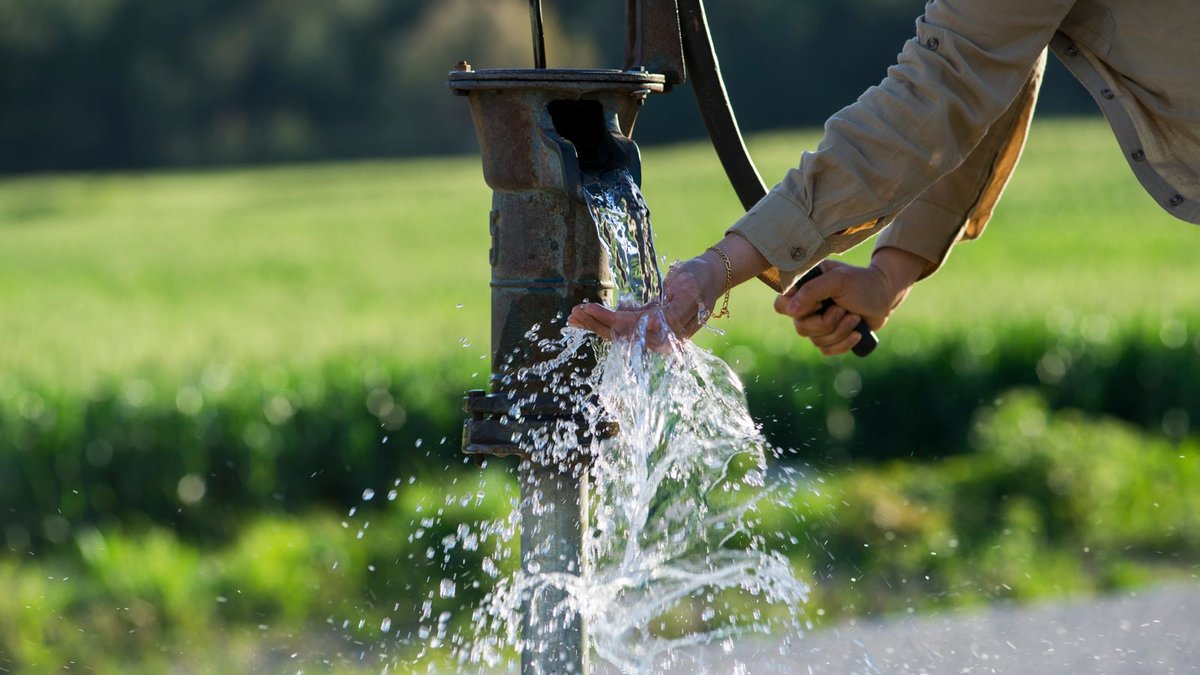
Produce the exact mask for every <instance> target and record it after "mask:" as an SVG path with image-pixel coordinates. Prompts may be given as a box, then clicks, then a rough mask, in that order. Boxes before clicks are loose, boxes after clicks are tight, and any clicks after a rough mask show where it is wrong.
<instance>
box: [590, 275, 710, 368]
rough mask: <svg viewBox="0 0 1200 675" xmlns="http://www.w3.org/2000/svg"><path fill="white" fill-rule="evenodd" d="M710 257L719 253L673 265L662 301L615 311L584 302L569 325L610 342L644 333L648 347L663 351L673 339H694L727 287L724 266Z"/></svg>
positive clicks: (664, 287)
mask: <svg viewBox="0 0 1200 675" xmlns="http://www.w3.org/2000/svg"><path fill="white" fill-rule="evenodd" d="M710 256H715V254H713V253H705V254H704V255H701V256H698V257H696V258H692V259H691V260H688V261H686V262H683V263H679V264H676V265H673V266H672V267H671V269H670V271H669V272H668V273H667V277H666V278H665V279H664V280H663V297H662V301H661V302H653V303H650V304H648V305H644V306H641V307H629V308H619V309H615V310H614V309H610V308H608V307H605V306H604V305H601V304H598V303H584V304H582V305H577V306H576V307H575V308H574V309H572V310H571V315H570V316H569V317H567V325H569V326H576V327H579V328H584V329H586V330H590V331H592V332H593V333H595V334H597V335H599V336H600V337H602V338H604V339H606V340H614V339H618V338H623V337H633V336H638V335H639V334H640V333H641V332H642V331H643V330H644V331H645V340H646V345H647V346H648V347H650V348H651V349H661V348H663V347H664V346H665V345H667V344H669V342H670V339H671V336H674V337H675V338H677V339H681V340H684V339H687V338H690V337H691V336H692V335H695V334H696V331H698V330H700V327H701V326H702V325H704V322H705V321H706V320H707V318H708V316H709V315H711V313H712V310H713V305H714V302H715V301H716V298H717V296H719V295H720V293H721V290H722V289H723V288H724V280H725V276H724V275H725V270H724V266H723V264H722V263H721V262H719V260H718V262H716V263H715V265H714V262H713V261H712V260H711V259H710ZM718 266H719V268H720V274H719V275H718V273H717V268H718Z"/></svg>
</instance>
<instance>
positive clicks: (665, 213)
mask: <svg viewBox="0 0 1200 675" xmlns="http://www.w3.org/2000/svg"><path fill="white" fill-rule="evenodd" d="M816 140H817V136H816V135H815V134H814V133H811V132H810V133H786V134H772V135H766V136H758V137H755V138H752V139H751V143H750V144H751V148H752V151H753V153H754V155H755V157H756V158H757V160H758V162H759V164H760V168H761V171H762V173H763V175H764V176H765V177H767V180H768V181H772V180H774V179H775V178H777V177H779V176H781V175H782V174H783V173H784V172H785V171H786V169H787V168H788V167H789V166H791V165H792V164H793V163H794V162H795V161H796V159H797V158H798V157H799V154H800V152H801V151H802V150H804V149H806V148H811V147H812V146H813V145H815V143H816ZM643 161H644V165H645V171H644V175H645V184H644V192H645V194H646V198H647V200H648V202H649V203H650V206H651V209H652V211H653V215H654V222H655V229H656V232H657V235H656V236H657V240H658V248H659V251H660V253H662V254H664V255H666V256H667V257H670V258H677V257H686V256H689V255H692V254H694V253H695V252H697V251H699V250H702V249H703V247H704V246H706V245H707V244H709V243H711V241H713V240H715V239H716V238H717V237H719V236H720V233H721V232H722V230H723V229H724V228H725V227H726V226H727V225H728V224H729V223H731V222H733V220H735V219H736V218H737V217H738V215H739V208H738V205H737V202H736V200H735V199H734V197H733V194H732V191H731V190H730V189H729V188H728V186H727V184H726V182H725V178H724V175H723V173H722V172H721V169H720V167H719V165H718V163H717V161H716V159H715V158H714V157H713V154H712V152H711V150H710V149H709V148H708V147H707V145H705V144H701V143H696V144H689V145H684V146H671V147H648V148H645V149H644V150H643ZM488 210H489V193H488V190H487V187H486V186H485V185H484V184H483V181H482V178H481V174H480V168H479V162H478V160H477V159H476V158H474V157H463V158H452V159H423V160H405V161H395V162H361V163H343V164H321V165H312V166H298V167H287V168H261V169H238V170H226V171H196V172H159V173H151V174H117V175H102V176H52V177H33V178H17V179H6V180H4V181H2V182H0V238H2V241H3V245H2V246H0V335H3V336H4V338H3V339H4V348H3V349H2V350H0V373H3V374H4V376H5V377H8V378H12V379H16V380H23V381H35V382H38V383H39V385H40V386H50V385H53V386H54V387H63V388H67V389H78V388H81V387H82V388H86V387H89V386H91V385H92V384H94V383H95V382H96V381H97V380H101V379H114V378H117V379H119V378H123V377H126V376H128V375H130V374H131V373H140V372H154V373H156V374H158V375H161V376H166V377H179V376H182V375H184V374H187V373H194V372H197V371H199V370H201V369H203V368H204V367H205V366H206V365H207V364H209V363H211V362H223V363H232V364H235V365H239V366H246V367H251V368H260V367H266V366H270V365H280V366H285V367H290V366H298V367H304V366H309V365H312V364H317V363H322V362H325V361H328V360H330V359H331V358H338V357H349V358H359V357H362V356H369V355H386V356H387V357H389V358H390V359H395V358H397V357H398V358H402V359H405V360H408V359H411V361H412V363H414V364H417V363H425V362H428V361H429V360H431V359H432V360H453V361H456V362H459V363H461V364H462V365H460V366H459V369H460V370H462V369H466V368H472V367H473V366H471V365H468V364H467V362H468V361H471V360H477V359H478V357H479V356H480V355H482V354H483V353H484V352H485V351H486V335H487V333H486V331H487V326H488V319H487V316H486V310H487V297H488V295H487V294H488V287H487V280H488V273H489V272H488V267H487V257H486V256H487V248H488V241H487V226H486V223H487V214H488ZM868 252H869V245H864V246H863V247H860V249H858V250H856V251H854V252H853V253H852V254H851V255H850V258H851V259H852V260H863V259H864V258H865V256H866V255H867V253H868ZM1198 253H1200V237H1197V233H1196V232H1195V231H1194V228H1193V227H1192V226H1190V225H1188V224H1185V223H1182V222H1179V221H1175V220H1173V219H1172V218H1171V217H1169V216H1168V215H1167V214H1165V213H1164V212H1162V211H1161V210H1160V209H1159V208H1158V207H1157V206H1156V205H1154V203H1153V202H1152V201H1151V200H1150V198H1149V197H1148V196H1146V195H1145V194H1144V193H1143V192H1142V190H1141V189H1140V187H1139V186H1138V185H1137V183H1136V181H1135V179H1134V178H1133V175H1132V173H1131V172H1130V171H1129V169H1128V167H1127V166H1126V165H1125V163H1124V161H1123V160H1122V158H1121V156H1120V153H1119V151H1118V149H1117V146H1116V143H1115V141H1114V140H1113V139H1112V137H1111V134H1110V132H1109V131H1108V129H1107V127H1106V125H1105V124H1104V123H1103V122H1102V121H1101V120H1099V119H1086V120H1050V121H1044V122H1038V123H1037V124H1035V126H1034V129H1033V133H1032V136H1031V139H1030V142H1029V147H1028V150H1027V152H1026V156H1025V158H1024V160H1023V162H1022V165H1021V166H1020V167H1019V168H1018V170H1017V172H1016V176H1015V178H1014V180H1013V181H1012V183H1011V185H1010V187H1009V190H1008V192H1007V194H1006V196H1005V198H1004V200H1003V201H1002V202H1001V205H1000V208H999V210H998V212H997V214H996V217H995V220H994V221H993V223H992V224H991V226H990V227H989V230H988V232H987V233H986V234H985V236H984V238H983V239H982V240H981V241H979V242H976V243H971V244H968V245H965V246H961V247H959V250H958V251H956V252H955V254H954V255H953V256H952V257H951V260H950V262H949V264H948V266H947V267H946V268H945V269H944V270H942V271H941V272H939V273H938V274H937V275H936V276H935V277H934V278H932V279H931V280H929V281H927V282H925V283H923V284H922V285H921V286H920V287H919V289H918V291H919V292H916V293H914V295H913V297H912V298H911V300H910V301H909V303H908V305H907V306H906V307H905V308H904V310H903V312H902V314H900V315H898V318H897V319H896V320H895V321H894V323H893V324H892V326H891V327H889V331H888V332H885V334H884V339H885V340H887V339H888V333H891V334H892V335H893V336H901V337H903V334H904V332H905V331H917V332H933V333H941V332H947V331H959V330H962V329H964V328H965V327H968V326H975V325H979V324H984V325H986V326H992V327H1000V326H1005V325H1013V324H1021V325H1023V324H1029V323H1038V324H1040V323H1041V322H1043V321H1047V320H1049V321H1051V322H1052V323H1056V324H1057V323H1061V322H1063V321H1064V320H1066V321H1070V320H1072V317H1074V320H1079V319H1080V318H1082V317H1087V316H1098V315H1104V316H1108V317H1111V318H1112V320H1113V321H1114V322H1116V323H1120V324H1123V325H1124V324H1128V323H1129V322H1132V321H1138V322H1146V323H1148V325H1151V326H1154V325H1156V323H1157V322H1159V321H1161V320H1163V319H1165V318H1169V317H1171V316H1173V315H1175V314H1177V313H1192V312H1195V311H1196V309H1197V308H1200V284H1197V283H1195V279H1194V272H1193V266H1192V264H1191V261H1192V260H1194V259H1195V257H1196V255H1197V254H1198ZM772 297H773V296H772V294H771V293H770V292H769V291H768V290H767V289H766V288H765V287H761V286H759V285H757V284H751V285H748V286H746V287H743V288H741V289H739V290H738V291H737V292H736V293H735V296H734V301H733V305H732V309H733V312H734V319H733V320H732V321H731V322H729V323H728V325H727V327H728V328H729V332H728V335H727V337H724V338H718V337H715V336H709V337H705V338H702V339H704V340H706V341H707V342H708V343H710V344H718V343H733V344H749V345H752V346H757V345H760V344H765V345H766V346H768V347H769V348H771V349H773V350H784V349H787V350H790V349H800V348H801V347H798V346H797V341H796V340H795V339H794V338H793V337H791V336H790V334H789V330H790V327H789V325H788V324H787V322H785V321H781V320H779V319H778V318H776V317H774V316H773V315H772V314H771V310H770V303H771V300H772ZM460 305H461V307H460ZM463 338H465V339H466V342H467V344H468V345H469V346H468V347H465V348H464V347H463V343H462V341H461V339H463Z"/></svg>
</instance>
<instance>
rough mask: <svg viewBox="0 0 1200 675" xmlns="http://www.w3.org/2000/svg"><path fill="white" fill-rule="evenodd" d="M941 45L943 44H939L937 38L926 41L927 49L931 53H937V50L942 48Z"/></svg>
mask: <svg viewBox="0 0 1200 675" xmlns="http://www.w3.org/2000/svg"><path fill="white" fill-rule="evenodd" d="M941 44H942V43H941V42H938V39H937V38H935V37H931V38H929V39H928V40H926V41H925V47H926V48H927V49H929V50H930V51H935V52H936V51H937V48H938V47H940V46H941Z"/></svg>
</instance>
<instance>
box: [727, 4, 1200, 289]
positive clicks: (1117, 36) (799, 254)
mask: <svg viewBox="0 0 1200 675" xmlns="http://www.w3.org/2000/svg"><path fill="white" fill-rule="evenodd" d="M1047 47H1049V48H1050V49H1051V50H1053V51H1054V53H1055V55H1056V56H1057V57H1058V58H1059V59H1061V60H1062V62H1063V63H1065V64H1066V66H1067V68H1068V69H1070V71H1071V72H1072V73H1073V74H1074V75H1075V77H1076V78H1078V79H1079V81H1080V82H1081V83H1083V85H1084V86H1085V87H1086V88H1087V89H1088V91H1090V92H1091V94H1092V96H1093V97H1094V98H1095V99H1096V102H1097V103H1098V104H1099V106H1100V109H1101V110H1102V111H1103V112H1104V115H1105V116H1106V117H1107V118H1108V121H1109V123H1110V125H1111V126H1112V129H1113V132H1114V133H1115V134H1116V136H1117V141H1118V142H1119V143H1120V146H1121V149H1122V151H1124V154H1125V158H1126V159H1127V160H1128V161H1129V165H1130V167H1131V168H1132V169H1133V172H1134V174H1135V175H1136V176H1137V178H1138V180H1140V181H1141V183H1142V185H1143V187H1145V189H1146V191H1147V192H1149V193H1150V195H1151V196H1152V197H1153V198H1154V200H1155V201H1157V202H1158V203H1159V205H1161V206H1162V207H1163V208H1164V209H1166V210H1167V211H1168V212H1170V213H1171V214H1172V215H1174V216H1176V217H1178V218H1180V219H1182V220H1185V221H1188V222H1191V223H1198V224H1200V0H1078V1H1075V0H1003V1H1000V0H932V2H930V3H929V4H928V5H927V6H926V8H925V14H924V15H923V16H922V17H921V18H919V19H918V20H917V34H916V37H915V38H914V39H912V40H909V41H908V42H907V43H906V44H905V45H904V49H903V51H902V52H901V54H900V56H899V59H898V62H897V63H896V65H895V66H893V67H891V68H890V69H889V70H888V74H887V78H886V79H884V80H883V82H881V83H880V84H879V85H878V86H876V87H871V88H870V89H868V90H867V91H866V92H865V93H864V94H863V95H862V96H861V97H860V98H859V99H858V101H857V102H855V103H854V104H853V105H850V106H848V107H846V108H844V109H842V110H841V111H840V112H838V113H837V114H835V115H834V116H833V117H831V118H830V119H829V121H828V122H826V124H825V135H824V137H823V138H822V140H821V143H820V145H819V146H818V147H817V149H816V151H815V152H811V153H804V156H803V157H802V159H801V161H800V166H799V167H797V168H795V169H792V170H791V171H789V172H788V174H787V176H786V177H785V178H784V179H783V181H782V182H780V183H779V184H778V185H777V186H775V187H774V188H773V189H772V190H771V191H770V193H768V194H767V196H766V197H765V198H764V199H763V200H762V201H760V202H759V203H758V204H757V205H756V206H755V207H754V208H753V209H751V210H750V211H749V212H748V213H747V214H746V215H745V217H743V218H742V219H741V220H740V221H738V222H737V223H736V224H735V225H734V226H733V227H732V228H731V229H730V231H732V232H736V233H738V234H741V235H742V236H745V237H746V238H747V239H749V240H750V242H751V243H752V244H754V246H755V247H756V248H757V249H758V250H759V251H760V252H761V253H762V254H763V255H764V256H766V258H767V259H768V260H769V261H770V262H771V264H772V265H773V266H774V269H772V270H770V271H769V272H767V273H765V274H764V275H762V277H761V278H762V279H763V281H765V282H767V283H768V284H770V285H772V286H773V287H775V288H776V289H777V290H778V289H779V288H781V287H784V288H786V287H788V286H790V285H791V283H792V282H793V281H794V280H795V279H796V278H797V277H798V276H799V275H800V274H802V273H804V272H805V271H806V270H808V269H809V268H810V267H812V266H814V265H816V264H817V263H818V262H820V261H821V260H822V259H824V258H825V257H826V256H828V255H829V254H831V253H839V252H842V251H845V250H847V249H849V248H851V247H853V246H854V245H856V244H858V243H859V242H861V241H863V240H864V239H866V238H868V237H870V236H871V235H873V234H875V233H877V232H880V231H881V230H883V233H882V235H881V236H880V238H879V241H878V243H877V247H884V246H894V247H897V248H901V249H904V250H906V251H910V252H912V253H915V254H917V255H919V256H921V257H922V258H924V259H925V260H927V261H929V266H928V267H927V269H926V271H925V275H928V274H931V273H932V272H933V271H934V270H936V269H937V268H938V267H939V266H940V265H941V263H942V262H943V261H944V260H945V258H946V256H947V254H948V253H949V250H950V247H951V246H952V245H953V244H954V243H955V242H957V241H960V240H965V239H974V238H975V237H978V236H979V234H980V233H981V232H982V231H983V228H984V226H985V225H986V224H987V222H988V219H989V218H990V217H991V215H992V210H993V208H994V207H995V205H996V201H997V200H998V199H999V198H1000V195H1001V193H1002V192H1003V191H1004V186H1005V185H1006V184H1007V182H1008V179H1009V176H1010V175H1011V174H1012V170H1013V168H1014V167H1015V166H1016V164H1017V160H1018V159H1019V157H1020V154H1021V150H1022V148H1023V147H1024V144H1025V136H1026V133H1027V132H1028V129H1029V121H1030V118H1031V117H1032V115H1033V108H1034V104H1035V103H1036V101H1037V94H1038V87H1039V86H1040V84H1041V79H1042V70H1043V68H1044V66H1045V58H1046V48H1047ZM884 228H887V229H886V230H884Z"/></svg>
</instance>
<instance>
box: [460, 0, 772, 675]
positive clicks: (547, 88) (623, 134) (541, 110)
mask: <svg viewBox="0 0 1200 675" xmlns="http://www.w3.org/2000/svg"><path fill="white" fill-rule="evenodd" d="M530 18H531V25H532V31H533V55H534V64H535V66H536V67H535V68H533V69H500V70H473V69H472V67H471V66H470V65H469V64H468V63H466V62H462V63H460V64H459V67H458V68H457V70H455V71H453V72H451V73H450V76H449V85H450V89H451V90H452V91H453V92H454V93H456V94H459V95H462V96H466V97H467V98H468V101H469V103H470V108H471V116H472V120H473V122H474V125H475V131H476V134H477V135H478V138H479V146H480V154H481V155H482V160H483V174H484V179H485V180H486V181H487V184H488V186H489V187H491V188H492V190H493V197H492V212H491V217H490V219H489V231H490V233H491V237H492V246H491V250H490V251H489V254H488V256H489V261H490V263H491V266H492V283H491V285H492V307H491V315H492V339H491V341H492V359H491V368H492V376H491V380H490V386H489V389H488V390H486V391H484V390H478V391H471V392H468V394H467V396H466V398H465V399H464V410H465V412H466V413H467V414H468V416H469V419H468V420H467V422H466V424H465V425H464V429H463V450H464V452H467V453H470V454H473V455H477V456H488V455H492V456H507V455H515V456H518V457H520V458H521V463H520V465H519V468H518V471H519V474H520V484H521V491H522V499H521V510H522V523H523V527H522V533H521V548H522V555H521V564H522V566H523V567H524V568H525V569H526V570H539V571H541V572H562V573H567V574H579V573H580V572H581V571H582V570H583V569H584V567H585V566H586V565H587V561H586V560H584V558H583V553H582V550H581V542H582V531H583V529H584V528H586V526H587V515H588V487H587V474H586V471H581V470H580V469H579V467H578V465H575V466H566V465H562V464H561V463H555V462H544V461H537V459H536V457H534V456H533V453H532V452H531V447H530V439H533V438H537V437H538V436H539V431H542V432H544V431H545V430H546V429H550V428H554V426H555V425H556V424H557V423H558V422H560V421H561V420H563V419H564V418H569V417H570V416H571V415H572V414H573V412H572V411H570V410H563V409H562V404H561V403H560V402H559V397H556V396H555V395H553V394H552V393H551V392H550V391H549V387H548V386H547V384H548V381H547V380H548V379H552V378H546V379H538V378H520V377H517V374H518V373H521V372H528V371H529V369H531V368H535V367H536V366H538V365H539V364H542V363H543V362H544V361H545V359H546V358H547V357H546V355H544V354H542V353H540V352H539V351H538V350H537V349H536V348H535V347H534V346H533V344H532V343H533V342H534V341H536V340H534V341H531V340H530V337H529V336H530V335H531V334H532V335H537V336H540V337H547V336H550V335H553V334H556V333H557V331H558V328H560V327H561V325H562V322H563V321H564V317H566V316H567V314H569V313H570V310H571V308H572V307H574V306H575V305H577V304H579V303H581V302H584V301H590V302H605V301H609V302H610V303H611V300H612V294H613V289H614V284H613V280H612V277H611V272H610V271H609V264H608V263H609V261H608V260H607V258H606V254H605V252H604V248H603V247H602V246H601V244H600V241H599V238H598V235H597V232H596V228H595V225H594V223H593V222H592V220H591V216H590V214H589V213H588V211H587V208H586V205H585V203H584V198H583V193H582V183H581V172H582V170H583V168H584V167H588V168H592V169H595V168H597V167H599V168H602V169H603V168H625V169H628V170H629V171H630V173H631V174H632V175H633V177H634V179H635V180H637V181H638V182H639V183H640V181H641V161H640V157H639V154H638V149H637V146H636V145H635V144H634V143H633V141H632V140H630V136H631V134H632V132H633V127H634V123H635V121H636V119H637V114H638V111H639V109H640V108H641V106H642V104H643V102H644V101H645V100H646V98H647V97H648V96H649V95H650V94H654V93H661V92H664V91H669V90H670V88H671V87H672V86H673V85H678V84H682V83H683V82H684V81H685V78H686V77H687V76H688V75H689V74H690V76H691V77H692V86H693V90H694V91H695V94H696V99H697V103H698V105H699V107H700V111H701V114H702V117H703V119H704V123H705V125H706V126H707V128H708V132H709V136H710V137H711V139H712V142H713V145H714V147H715V148H716V151H717V154H718V156H719V157H720V159H721V163H722V165H723V166H724V167H725V171H726V173H727V174H728V176H729V179H730V182H731V183H732V184H733V187H734V190H735V191H736V192H737V195H738V197H739V199H740V200H741V202H742V204H743V206H744V207H746V208H747V209H748V208H750V207H751V206H753V205H754V204H755V203H757V202H758V200H759V199H761V198H762V197H763V196H764V195H765V194H766V187H765V186H764V184H763V182H762V179H761V178H760V177H759V174H758V170H757V169H756V168H755V167H754V163H753V161H751V159H750V156H749V154H748V153H747V151H746V147H745V143H744V142H743V141H742V135H741V132H740V130H739V129H738V125H737V120H736V118H735V117H734V114H733V110H732V108H731V107H730V105H729V100H728V96H727V95H726V92H725V85H724V82H723V81H722V78H721V71H720V67H719V64H718V63H717V58H716V54H715V53H714V51H713V45H712V41H711V39H710V37H709V33H708V24H707V20H706V18H705V15H704V7H703V3H702V1H701V0H626V3H625V28H626V35H625V57H624V64H623V67H622V68H621V69H620V70H578V69H549V68H546V67H545V66H546V52H545V42H544V37H543V32H542V11H541V0H530ZM764 281H767V282H768V283H772V282H773V283H774V286H775V288H776V289H777V290H778V289H779V281H778V277H777V276H775V277H771V276H765V277H764ZM539 330H540V331H541V332H538V331H539ZM592 365H594V364H592V363H589V362H587V360H586V358H585V357H581V361H576V362H573V363H568V364H563V365H562V367H561V370H563V371H565V370H568V369H572V368H581V367H582V368H589V367H591V366H592ZM551 375H553V374H551ZM514 407H516V409H517V410H516V411H514ZM514 412H517V413H519V414H516V415H514V414H512V413H514ZM535 496H536V498H534V497H535ZM561 600H562V596H561V594H559V595H558V596H555V595H554V593H546V594H544V595H542V596H539V598H538V601H537V602H536V603H530V605H529V606H527V608H526V611H525V623H524V625H523V635H522V641H521V648H522V672H523V673H568V672H572V673H586V672H587V669H588V654H587V639H586V627H585V626H583V625H582V622H581V621H580V620H579V619H578V617H569V616H568V617H565V618H564V617H563V616H562V615H561V612H558V613H556V612H555V609H557V608H558V605H559V603H560V601H561Z"/></svg>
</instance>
